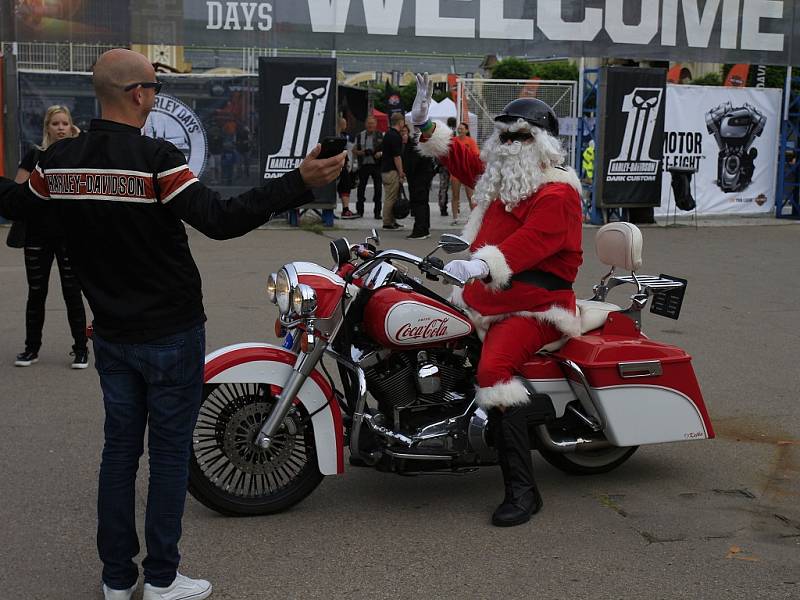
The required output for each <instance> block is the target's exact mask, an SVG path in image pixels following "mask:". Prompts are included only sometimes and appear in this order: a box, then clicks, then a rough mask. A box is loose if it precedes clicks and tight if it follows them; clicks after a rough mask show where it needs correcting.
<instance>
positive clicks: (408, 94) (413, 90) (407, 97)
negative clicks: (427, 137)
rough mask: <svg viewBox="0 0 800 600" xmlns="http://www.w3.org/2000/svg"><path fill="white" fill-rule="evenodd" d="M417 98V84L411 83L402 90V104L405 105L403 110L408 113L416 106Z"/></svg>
mask: <svg viewBox="0 0 800 600" xmlns="http://www.w3.org/2000/svg"><path fill="white" fill-rule="evenodd" d="M416 96H417V82H416V81H414V82H411V83H409V84H408V85H404V86H403V87H401V88H400V102H402V104H403V110H404V111H406V112H408V111H410V110H411V107H412V106H413V105H414V98H415V97H416Z"/></svg>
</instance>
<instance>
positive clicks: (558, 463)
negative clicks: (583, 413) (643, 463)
mask: <svg viewBox="0 0 800 600" xmlns="http://www.w3.org/2000/svg"><path fill="white" fill-rule="evenodd" d="M547 427H548V429H550V432H551V433H552V434H555V436H554V437H556V436H558V435H559V434H562V435H563V434H566V435H573V436H574V435H580V436H583V437H594V436H596V435H597V434H596V433H594V432H593V431H592V430H591V429H590V428H589V427H587V426H586V425H585V424H584V423H582V422H581V421H579V420H578V419H577V418H576V417H575V416H574V415H572V414H571V413H569V412H567V413H566V415H565V416H564V417H563V418H562V419H559V420H558V421H557V422H556V423H554V424H553V425H548V426H547ZM638 448H639V446H627V447H622V448H621V447H619V446H611V447H608V448H600V449H598V450H590V451H582V452H568V453H566V454H564V453H561V452H553V451H552V450H547V449H545V448H542V447H541V445H539V447H538V448H537V449H538V450H539V454H541V455H542V458H544V459H545V460H546V461H547V462H549V463H550V464H551V465H553V466H554V467H556V468H557V469H561V470H562V471H564V472H565V473H570V474H571V475H596V474H598V473H607V472H608V471H611V470H613V469H616V468H617V467H618V466H620V465H621V464H622V463H624V462H625V461H626V460H628V459H629V458H630V457H631V455H632V454H633V453H634V452H636V450H637V449H638Z"/></svg>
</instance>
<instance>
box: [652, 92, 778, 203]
mask: <svg viewBox="0 0 800 600" xmlns="http://www.w3.org/2000/svg"><path fill="white" fill-rule="evenodd" d="M780 110H781V90H776V89H764V88H732V87H727V88H726V87H711V86H699V85H669V86H667V115H666V126H665V129H666V133H665V138H664V171H665V175H664V182H663V184H662V192H661V194H662V195H661V197H662V200H661V207H660V208H657V209H656V211H655V213H656V214H662V215H664V214H667V213H669V214H672V213H673V212H674V211H675V199H674V196H671V191H670V183H671V179H670V175H669V173H668V171H669V169H670V167H680V168H686V169H689V170H693V171H695V173H694V175H693V176H692V181H691V183H690V186H689V189H690V191H691V194H692V196H693V197H694V200H695V202H696V204H697V212H698V214H734V213H739V214H746V213H759V212H770V211H772V210H774V207H775V178H776V170H777V164H778V141H779V135H780V133H779V132H780V120H781V119H780ZM678 212H679V213H680V210H678Z"/></svg>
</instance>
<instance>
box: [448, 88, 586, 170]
mask: <svg viewBox="0 0 800 600" xmlns="http://www.w3.org/2000/svg"><path fill="white" fill-rule="evenodd" d="M577 92H578V82H577V81H532V80H516V79H459V81H458V98H457V103H456V104H457V106H464V107H466V108H467V110H469V112H470V113H471V115H470V120H471V121H472V123H471V126H470V129H471V130H473V131H472V132H471V133H472V137H474V138H475V139H476V141H477V142H478V145H479V146H481V145H482V144H483V142H485V141H486V140H487V139H488V138H489V136H491V135H492V132H493V131H494V118H495V117H496V116H497V115H499V114H500V113H501V112H502V111H503V107H504V106H505V105H506V104H508V103H509V102H511V101H512V100H516V99H517V98H538V99H539V100H543V101H544V102H546V103H547V104H548V105H549V106H551V107H552V108H553V110H554V111H555V113H556V116H557V117H558V118H559V121H560V123H561V130H562V133H564V134H565V135H562V136H561V141H562V143H563V144H564V149H565V150H566V151H567V160H568V161H569V163H570V164H574V163H575V158H576V154H575V153H576V152H577V148H576V137H575V136H576V124H577V116H578V93H577ZM462 112H463V111H462ZM472 115H475V116H474V117H472Z"/></svg>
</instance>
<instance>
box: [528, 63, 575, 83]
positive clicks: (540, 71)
mask: <svg viewBox="0 0 800 600" xmlns="http://www.w3.org/2000/svg"><path fill="white" fill-rule="evenodd" d="M532 67H533V68H532V74H533V77H538V78H539V79H545V80H551V81H578V67H577V65H576V64H575V63H571V62H569V61H567V60H557V61H550V62H541V63H534V64H533V65H532Z"/></svg>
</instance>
